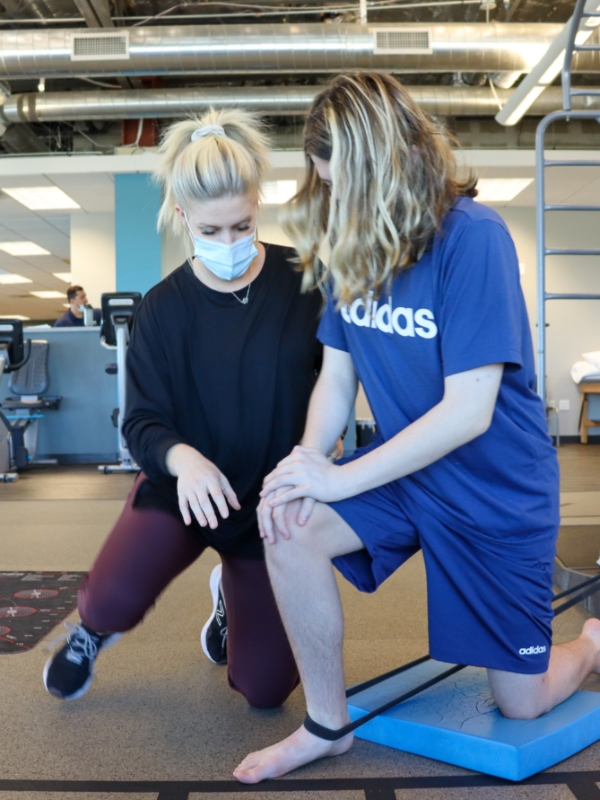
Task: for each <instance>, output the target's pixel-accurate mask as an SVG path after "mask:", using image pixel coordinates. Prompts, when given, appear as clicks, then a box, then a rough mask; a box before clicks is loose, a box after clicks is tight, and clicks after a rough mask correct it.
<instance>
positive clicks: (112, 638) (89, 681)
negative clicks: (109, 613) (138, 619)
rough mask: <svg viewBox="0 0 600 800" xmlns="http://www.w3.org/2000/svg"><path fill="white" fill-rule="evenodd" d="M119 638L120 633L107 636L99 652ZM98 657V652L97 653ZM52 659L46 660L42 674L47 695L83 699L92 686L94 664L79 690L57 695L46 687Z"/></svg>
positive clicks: (67, 698) (61, 698) (64, 698)
mask: <svg viewBox="0 0 600 800" xmlns="http://www.w3.org/2000/svg"><path fill="white" fill-rule="evenodd" d="M121 636H123V634H122V633H113V634H112V636H109V638H108V639H107V640H106V642H105V643H104V644H103V645H102V648H101V650H107V649H108V648H109V647H112V646H113V644H116V643H117V642H118V641H119V639H120V638H121ZM98 655H100V652H99V653H98ZM53 658H54V655H51V656H50V658H49V659H48V661H46V664H45V666H44V672H43V680H44V688H45V689H46V691H47V692H48V694H51V695H52V697H57V698H58V699H59V700H77V698H78V697H83V695H84V694H85V693H86V692H87V690H88V689H89V688H90V686H91V685H92V681H93V679H94V669H95V666H96V664H95V662H94V666H93V667H92V671H91V673H90V677H89V678H88V679H87V681H86V682H85V683H84V684H83V686H82V687H81V689H78V690H77V691H76V692H74V693H73V694H69V695H63V694H59V693H58V692H53V691H52V690H51V689H50V688H49V687H48V672H49V671H50V665H51V664H52V659H53Z"/></svg>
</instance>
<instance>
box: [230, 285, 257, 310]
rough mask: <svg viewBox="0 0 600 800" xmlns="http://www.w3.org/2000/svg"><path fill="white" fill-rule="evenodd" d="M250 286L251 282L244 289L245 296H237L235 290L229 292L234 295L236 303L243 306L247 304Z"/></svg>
mask: <svg viewBox="0 0 600 800" xmlns="http://www.w3.org/2000/svg"><path fill="white" fill-rule="evenodd" d="M251 286H252V284H251V283H249V284H248V288H247V289H246V297H238V296H237V294H236V293H235V292H232V293H231V294H232V295H233V296H234V297H235V299H236V300H237V301H238V303H241V304H242V305H243V306H245V305H248V298H249V297H250V287H251Z"/></svg>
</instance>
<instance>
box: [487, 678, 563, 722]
mask: <svg viewBox="0 0 600 800" xmlns="http://www.w3.org/2000/svg"><path fill="white" fill-rule="evenodd" d="M545 675H546V673H543V674H539V675H521V674H518V673H511V672H500V671H496V670H488V677H489V681H490V686H491V689H492V694H493V696H494V702H495V703H496V705H497V706H498V709H499V711H500V713H501V714H502V716H503V717H506V718H507V719H520V720H532V719H537V717H539V716H540V715H541V714H544V713H545V712H546V711H549V710H550V709H549V708H548V707H547V704H546V694H547V693H546V680H545Z"/></svg>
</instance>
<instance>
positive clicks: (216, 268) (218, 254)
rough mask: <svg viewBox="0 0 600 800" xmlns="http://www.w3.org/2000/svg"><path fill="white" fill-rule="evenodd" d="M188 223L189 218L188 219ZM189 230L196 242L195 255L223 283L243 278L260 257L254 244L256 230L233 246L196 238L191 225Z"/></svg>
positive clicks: (199, 237)
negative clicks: (257, 257)
mask: <svg viewBox="0 0 600 800" xmlns="http://www.w3.org/2000/svg"><path fill="white" fill-rule="evenodd" d="M186 222H187V217H186ZM188 230H189V231H190V236H191V237H192V241H193V242H194V255H195V256H196V257H197V258H199V259H200V261H201V262H202V263H203V264H204V266H205V267H206V269H209V270H210V271H211V272H212V273H213V275H216V277H217V278H220V279H221V280H223V281H234V280H236V278H241V277H242V275H244V273H246V272H247V271H248V269H249V267H250V264H251V263H252V262H253V261H254V259H255V258H256V256H257V255H258V250H257V248H256V245H255V244H254V237H255V235H256V230H254V232H253V233H251V234H249V235H248V236H244V238H243V239H238V240H237V241H236V242H233V244H225V243H224V242H215V241H211V240H210V239H205V238H203V237H201V236H194V234H193V233H192V231H191V229H190V226H189V223H188Z"/></svg>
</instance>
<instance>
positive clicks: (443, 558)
mask: <svg viewBox="0 0 600 800" xmlns="http://www.w3.org/2000/svg"><path fill="white" fill-rule="evenodd" d="M370 449H371V448H370V447H367V448H361V449H359V450H357V451H356V453H355V454H354V455H353V456H350V457H349V458H344V459H340V460H339V461H338V462H336V463H338V464H340V465H341V464H343V463H347V462H348V461H353V460H355V459H356V458H360V456H361V455H363V454H364V453H365V452H366V451H368V450H370ZM410 488H411V487H410V481H408V480H406V479H401V480H399V481H394V482H393V483H390V484H387V485H385V486H381V487H379V488H377V489H373V490H372V491H370V492H364V493H363V494H359V495H357V496H356V497H350V498H348V499H346V500H342V501H340V502H338V503H330V504H329V505H330V507H331V508H332V509H333V510H334V511H336V512H337V513H338V514H339V515H340V516H341V517H342V519H344V520H345V522H347V523H348V525H350V527H351V528H352V530H353V531H354V532H355V533H356V534H357V536H358V537H359V538H360V539H361V541H362V542H363V544H364V547H365V549H364V550H359V551H357V552H355V553H350V554H348V555H346V556H340V557H339V558H336V559H334V561H333V563H334V565H335V566H336V567H337V569H338V570H339V571H340V572H341V573H342V575H343V576H344V577H345V578H346V579H347V580H349V581H350V582H351V583H353V584H354V585H355V586H356V587H357V588H358V589H359V590H360V591H363V592H374V591H375V590H376V589H377V587H378V586H380V585H381V584H382V583H383V581H385V580H386V578H389V576H390V575H392V574H393V573H394V572H395V571H396V570H397V569H398V567H400V566H401V565H402V564H403V563H404V562H405V561H407V560H408V559H409V558H410V557H411V556H412V555H414V554H415V553H417V552H418V551H419V550H422V551H423V558H424V560H425V567H426V572H427V597H428V616H429V645H430V654H431V656H432V658H435V659H437V660H439V661H447V662H450V663H453V664H468V665H470V666H478V667H489V668H491V669H498V670H505V671H507V672H518V673H523V674H537V673H542V672H546V670H547V669H548V660H549V657H550V646H551V644H552V628H551V625H552V617H553V614H552V608H551V605H550V603H551V600H552V596H553V593H552V576H553V561H554V553H555V544H556V536H557V531H556V529H553V530H549V531H547V532H540V534H539V535H538V536H536V537H535V541H531V542H528V543H527V545H526V546H524V547H520V548H518V549H517V550H515V548H514V547H507V546H506V544H505V543H503V542H502V541H499V540H498V539H495V538H494V537H493V536H492V535H490V534H489V533H483V532H481V533H478V532H474V531H472V530H469V531H466V530H460V529H458V527H455V528H452V527H448V525H447V524H445V523H442V522H441V521H440V520H439V519H437V518H436V517H433V516H432V515H431V514H429V513H428V512H426V511H424V510H423V509H422V508H421V507H420V506H419V505H417V503H416V502H415V501H414V500H413V499H411V496H410ZM404 613H407V614H410V609H408V608H407V609H406V610H405V611H404Z"/></svg>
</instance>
